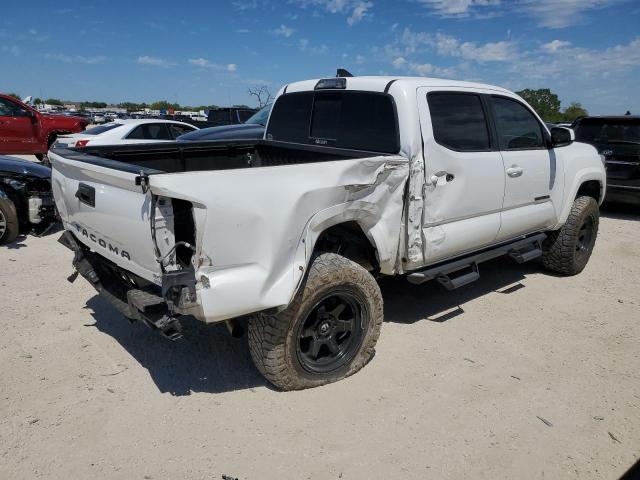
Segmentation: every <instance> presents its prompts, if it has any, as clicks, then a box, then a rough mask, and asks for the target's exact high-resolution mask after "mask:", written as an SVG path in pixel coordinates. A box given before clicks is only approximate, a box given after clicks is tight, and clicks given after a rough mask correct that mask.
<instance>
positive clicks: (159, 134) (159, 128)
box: [127, 123, 173, 140]
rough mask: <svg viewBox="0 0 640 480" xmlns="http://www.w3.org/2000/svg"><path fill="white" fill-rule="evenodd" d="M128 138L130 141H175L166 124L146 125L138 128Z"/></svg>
mask: <svg viewBox="0 0 640 480" xmlns="http://www.w3.org/2000/svg"><path fill="white" fill-rule="evenodd" d="M127 138H128V139H129V140H173V137H172V136H171V134H170V133H169V129H168V128H167V124H166V123H145V124H143V125H140V126H139V127H136V128H135V129H134V130H133V131H132V132H131V133H130V134H129V135H128V136H127Z"/></svg>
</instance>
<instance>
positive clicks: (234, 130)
mask: <svg viewBox="0 0 640 480" xmlns="http://www.w3.org/2000/svg"><path fill="white" fill-rule="evenodd" d="M270 112H271V105H267V106H266V107H264V108H263V109H262V110H260V111H259V112H257V113H255V114H253V115H252V116H251V117H250V118H249V120H247V121H246V122H244V123H239V124H237V125H224V126H220V127H209V128H203V129H201V130H196V131H194V132H190V133H186V134H184V135H182V136H180V137H178V139H177V140H178V141H179V142H200V141H204V140H244V139H255V140H257V139H260V138H262V137H264V128H265V126H266V125H267V120H268V119H269V113H270Z"/></svg>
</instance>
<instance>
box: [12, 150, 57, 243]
mask: <svg viewBox="0 0 640 480" xmlns="http://www.w3.org/2000/svg"><path fill="white" fill-rule="evenodd" d="M55 219H56V215H55V205H54V202H53V195H52V194H51V169H50V168H48V167H45V166H43V165H40V164H38V163H36V162H30V161H28V160H23V159H20V158H13V157H6V156H3V155H0V245H1V244H5V243H10V242H12V241H14V240H15V239H16V237H17V236H18V234H20V233H27V232H29V231H33V232H35V233H42V232H44V231H45V230H46V229H47V227H49V225H51V224H52V223H53V222H54V221H55Z"/></svg>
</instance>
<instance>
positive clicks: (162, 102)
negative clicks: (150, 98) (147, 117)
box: [149, 100, 180, 110]
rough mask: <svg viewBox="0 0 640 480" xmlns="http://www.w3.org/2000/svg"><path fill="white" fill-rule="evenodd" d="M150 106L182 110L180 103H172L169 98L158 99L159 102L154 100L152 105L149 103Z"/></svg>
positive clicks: (151, 107) (156, 108) (155, 108)
mask: <svg viewBox="0 0 640 480" xmlns="http://www.w3.org/2000/svg"><path fill="white" fill-rule="evenodd" d="M149 108H150V109H151V110H169V109H174V110H180V104H178V103H171V102H169V101H168V100H158V101H157V102H153V103H152V104H151V105H149Z"/></svg>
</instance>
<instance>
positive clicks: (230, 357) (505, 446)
mask: <svg viewBox="0 0 640 480" xmlns="http://www.w3.org/2000/svg"><path fill="white" fill-rule="evenodd" d="M636 211H637V210H636ZM603 215H604V216H603V218H602V222H601V229H600V234H599V237H598V241H597V244H596V250H595V253H594V255H593V257H592V258H591V261H590V263H589V265H588V266H587V268H586V270H585V271H584V272H583V273H582V274H581V275H579V276H577V277H573V278H562V277H556V276H552V275H549V274H546V273H544V272H543V270H542V269H541V267H540V266H538V265H535V264H534V265H526V266H524V267H523V266H519V265H517V264H515V263H514V262H513V261H511V260H509V259H499V260H496V261H493V262H490V263H488V264H483V265H481V267H480V271H481V274H482V277H481V279H480V281H479V282H476V283H475V284H472V285H470V286H468V287H465V288H462V289H460V290H458V291H455V292H447V291H445V290H444V289H443V288H442V287H441V286H439V285H437V284H435V283H434V282H431V283H430V284H427V285H423V286H419V287H418V286H412V285H410V284H408V283H407V282H406V281H405V280H403V279H386V280H385V281H383V282H382V287H383V293H384V299H385V316H386V322H385V324H384V326H383V329H382V335H381V337H380V341H379V342H378V347H377V353H376V356H375V358H374V359H373V360H372V362H371V363H370V364H369V365H368V366H367V367H365V368H364V369H363V370H362V371H361V372H360V373H358V374H356V375H355V376H352V377H351V378H349V379H347V380H345V381H342V382H339V383H337V384H333V385H329V386H326V387H322V388H317V389H313V390H307V391H302V392H291V393H281V392H277V391H275V390H273V389H272V388H270V387H269V386H268V385H266V384H265V382H264V381H263V379H262V377H261V376H260V375H259V374H258V372H257V371H256V369H255V368H254V367H253V365H252V363H251V360H250V358H249V353H248V350H247V345H246V339H239V340H238V339H232V338H231V337H230V336H229V335H228V334H227V331H226V329H225V328H224V327H223V326H221V325H213V326H206V325H203V324H199V323H198V322H196V321H194V320H192V321H187V322H186V323H185V330H186V335H185V338H184V339H183V340H181V341H179V342H175V343H171V342H169V341H167V340H164V339H163V338H160V337H159V336H158V335H156V334H155V333H153V332H152V331H150V330H148V329H147V328H145V327H144V326H142V325H140V324H133V325H130V324H129V323H128V322H127V321H126V320H125V319H124V318H122V317H121V316H120V315H119V314H118V313H117V312H116V311H115V310H114V309H113V308H111V307H110V306H109V305H108V304H107V303H106V302H105V301H103V300H101V299H100V298H99V297H98V296H96V293H95V292H94V290H92V289H91V288H90V287H89V285H88V284H87V282H85V281H84V280H82V278H79V279H78V280H77V281H76V282H75V283H74V284H69V283H68V282H67V281H66V277H67V276H68V275H69V274H70V273H71V257H72V255H71V252H69V251H68V250H66V249H65V248H64V247H63V246H62V245H60V244H58V243H57V238H58V236H59V232H58V233H52V234H50V235H48V236H46V237H43V238H35V237H32V236H29V237H26V238H25V237H21V238H20V239H19V240H18V242H16V243H14V244H12V245H10V246H9V247H0V305H1V307H2V308H1V310H0V311H1V313H0V317H1V319H2V326H3V327H4V329H5V330H4V332H3V334H2V335H1V336H0V478H3V479H31V478H52V479H65V480H66V479H70V478H78V479H80V478H122V479H165V478H175V479H185V478H189V479H199V478H202V479H215V478H218V479H219V478H221V475H222V474H227V475H230V476H232V477H234V478H235V477H238V478H240V479H276V478H277V479H301V478H312V479H338V478H342V479H363V478H378V479H382V478H389V479H391V478H393V479H395V478H402V479H412V478H416V479H418V478H419V479H424V478H455V479H459V478H473V479H478V478H487V479H489V478H491V479H493V478H527V479H534V478H540V479H542V478H579V479H589V478H603V479H614V478H618V477H619V476H620V475H621V474H622V473H623V472H624V471H625V470H626V469H627V468H629V467H630V466H631V465H632V464H633V463H634V461H635V460H636V459H637V458H638V456H640V255H639V251H640V250H639V247H638V245H639V241H640V213H637V214H636V213H634V211H633V210H630V209H624V210H620V209H617V208H616V209H613V210H611V209H610V210H607V211H605V212H604V214H603Z"/></svg>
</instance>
